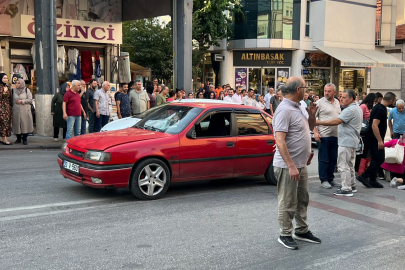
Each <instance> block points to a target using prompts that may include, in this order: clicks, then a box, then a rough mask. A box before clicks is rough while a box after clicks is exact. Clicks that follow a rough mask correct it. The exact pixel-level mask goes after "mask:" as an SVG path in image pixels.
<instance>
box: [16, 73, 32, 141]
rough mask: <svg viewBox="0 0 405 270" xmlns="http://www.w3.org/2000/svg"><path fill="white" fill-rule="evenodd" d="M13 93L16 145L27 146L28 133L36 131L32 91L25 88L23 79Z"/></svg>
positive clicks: (18, 82) (19, 80) (17, 83)
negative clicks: (32, 109)
mask: <svg viewBox="0 0 405 270" xmlns="http://www.w3.org/2000/svg"><path fill="white" fill-rule="evenodd" d="M15 87H16V88H14V89H13V93H12V95H13V96H12V100H13V133H14V134H15V135H16V136H17V140H16V141H15V143H21V139H22V141H23V144H24V145H27V144H28V142H27V137H28V133H30V132H33V131H34V123H33V121H32V114H31V102H32V94H31V91H30V90H29V89H28V88H26V87H25V82H24V80H23V79H18V81H17V82H16V83H15Z"/></svg>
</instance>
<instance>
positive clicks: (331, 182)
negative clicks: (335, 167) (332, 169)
mask: <svg viewBox="0 0 405 270" xmlns="http://www.w3.org/2000/svg"><path fill="white" fill-rule="evenodd" d="M329 184H330V185H331V186H332V187H341V185H339V184H338V183H336V181H335V180H332V181H330V182H329Z"/></svg>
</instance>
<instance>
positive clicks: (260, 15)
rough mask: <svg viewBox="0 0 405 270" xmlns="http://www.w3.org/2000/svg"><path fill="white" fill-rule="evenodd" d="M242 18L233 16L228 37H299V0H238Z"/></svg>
mask: <svg viewBox="0 0 405 270" xmlns="http://www.w3.org/2000/svg"><path fill="white" fill-rule="evenodd" d="M240 5H241V8H242V11H243V13H244V17H245V18H244V20H243V19H241V17H235V18H234V22H233V25H232V26H231V27H232V36H231V37H230V39H233V40H237V39H255V38H273V39H290V40H291V39H293V40H299V39H300V16H301V15H300V14H301V12H300V10H301V1H300V0H240Z"/></svg>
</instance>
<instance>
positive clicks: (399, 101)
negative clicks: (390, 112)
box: [395, 99, 405, 106]
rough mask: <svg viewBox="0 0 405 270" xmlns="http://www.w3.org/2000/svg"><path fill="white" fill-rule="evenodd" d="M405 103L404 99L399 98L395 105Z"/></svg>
mask: <svg viewBox="0 0 405 270" xmlns="http://www.w3.org/2000/svg"><path fill="white" fill-rule="evenodd" d="M404 104H405V101H404V100H403V99H398V100H397V102H396V103H395V106H398V105H404Z"/></svg>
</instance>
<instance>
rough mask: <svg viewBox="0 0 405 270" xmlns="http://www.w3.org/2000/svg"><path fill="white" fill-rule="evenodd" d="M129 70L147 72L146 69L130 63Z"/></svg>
mask: <svg viewBox="0 0 405 270" xmlns="http://www.w3.org/2000/svg"><path fill="white" fill-rule="evenodd" d="M129 69H130V70H131V71H149V69H148V68H146V67H143V66H140V65H138V64H135V63H132V62H131V63H130V64H129Z"/></svg>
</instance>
